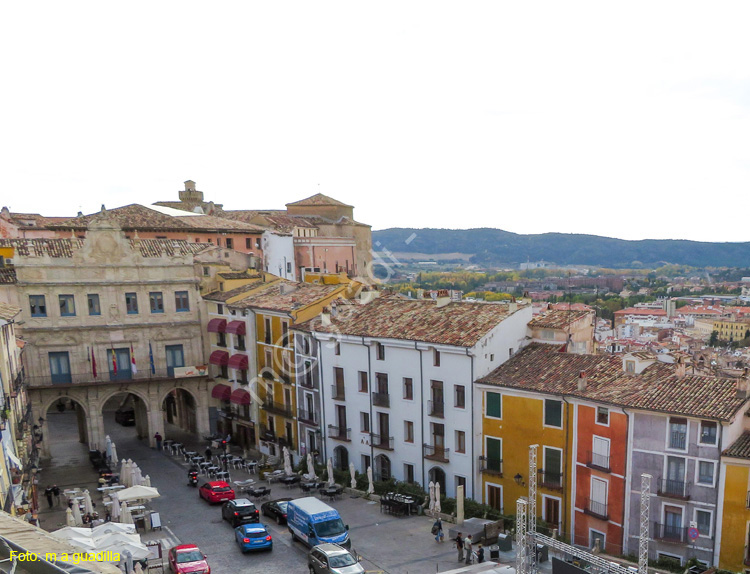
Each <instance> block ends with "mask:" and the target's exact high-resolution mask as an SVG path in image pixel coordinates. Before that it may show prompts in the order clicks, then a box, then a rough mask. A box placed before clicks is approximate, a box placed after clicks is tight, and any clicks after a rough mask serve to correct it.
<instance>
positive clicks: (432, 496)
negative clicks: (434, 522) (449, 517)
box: [429, 481, 435, 512]
mask: <svg viewBox="0 0 750 574" xmlns="http://www.w3.org/2000/svg"><path fill="white" fill-rule="evenodd" d="M429 489H430V512H433V511H434V510H435V483H434V482H432V481H430V485H429Z"/></svg>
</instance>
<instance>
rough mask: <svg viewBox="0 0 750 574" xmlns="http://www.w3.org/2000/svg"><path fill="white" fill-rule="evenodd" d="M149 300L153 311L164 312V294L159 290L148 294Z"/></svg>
mask: <svg viewBox="0 0 750 574" xmlns="http://www.w3.org/2000/svg"><path fill="white" fill-rule="evenodd" d="M148 302H149V305H151V312H152V313H164V296H163V295H162V294H161V292H159V291H153V292H151V293H149V294H148Z"/></svg>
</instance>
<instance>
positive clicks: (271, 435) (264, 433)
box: [259, 425, 276, 442]
mask: <svg viewBox="0 0 750 574" xmlns="http://www.w3.org/2000/svg"><path fill="white" fill-rule="evenodd" d="M259 429H260V432H259V435H260V440H264V441H267V442H276V432H275V431H272V430H271V429H269V428H268V427H267V426H266V425H260V427H259Z"/></svg>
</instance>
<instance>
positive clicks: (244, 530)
mask: <svg viewBox="0 0 750 574" xmlns="http://www.w3.org/2000/svg"><path fill="white" fill-rule="evenodd" d="M234 539H235V541H236V542H237V545H238V546H239V547H240V550H242V553H243V554H244V553H245V552H249V551H251V550H273V538H271V533H270V532H268V529H267V528H266V525H265V524H260V523H255V524H243V525H242V526H238V527H237V528H235V529H234Z"/></svg>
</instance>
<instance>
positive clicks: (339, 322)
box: [301, 296, 523, 347]
mask: <svg viewBox="0 0 750 574" xmlns="http://www.w3.org/2000/svg"><path fill="white" fill-rule="evenodd" d="M518 307H519V309H520V308H521V307H523V305H522V304H520V303H519V304H518ZM508 316H509V307H508V305H505V304H497V303H470V302H465V301H462V302H453V303H450V304H448V305H446V306H445V307H440V308H438V306H437V304H436V302H435V301H433V300H431V299H430V300H426V299H421V300H417V299H402V298H400V297H391V296H381V297H379V298H377V299H375V300H374V301H372V302H370V303H367V304H357V305H349V306H347V307H346V308H344V309H339V311H338V314H337V315H336V317H332V318H331V324H330V325H323V324H322V323H321V321H320V318H316V319H313V320H312V321H308V322H306V323H304V324H302V325H301V328H302V329H305V330H309V331H317V332H322V333H343V334H345V335H353V336H357V337H373V338H379V339H403V340H407V341H422V342H426V343H436V344H443V345H454V346H457V347H472V346H474V345H475V344H476V343H477V342H478V341H479V340H480V339H481V338H482V337H483V336H484V335H486V334H487V333H488V332H489V331H491V330H492V329H493V328H495V327H496V326H497V325H499V324H500V323H502V322H503V321H504V320H505V319H506V318H507V317H508Z"/></svg>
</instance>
